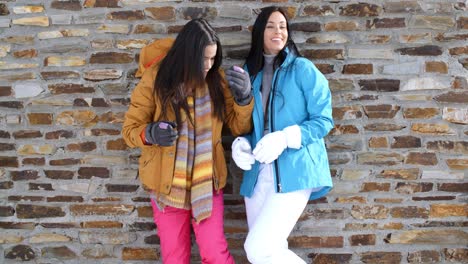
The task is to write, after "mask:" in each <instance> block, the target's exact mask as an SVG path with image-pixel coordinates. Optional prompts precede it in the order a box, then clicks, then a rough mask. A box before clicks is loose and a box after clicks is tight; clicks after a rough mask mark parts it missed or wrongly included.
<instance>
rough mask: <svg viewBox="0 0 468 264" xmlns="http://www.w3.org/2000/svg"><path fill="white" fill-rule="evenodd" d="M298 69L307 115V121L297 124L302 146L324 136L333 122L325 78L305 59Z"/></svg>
mask: <svg viewBox="0 0 468 264" xmlns="http://www.w3.org/2000/svg"><path fill="white" fill-rule="evenodd" d="M299 69H300V70H299V71H301V74H300V75H299V76H300V77H299V78H301V87H302V89H303V92H304V96H305V100H306V104H307V112H308V115H309V118H308V120H307V121H305V122H303V123H302V124H299V126H300V128H301V145H303V146H304V145H308V144H310V143H311V142H313V141H316V140H320V139H322V138H324V137H325V136H326V135H327V134H328V132H330V130H331V129H332V128H333V127H334V123H333V117H332V104H331V92H330V89H329V87H328V81H327V79H326V78H325V76H323V74H322V73H321V72H320V71H319V70H318V69H317V68H316V67H315V65H313V63H312V62H310V61H307V62H306V63H305V64H304V65H302V67H299Z"/></svg>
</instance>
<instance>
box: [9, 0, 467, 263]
mask: <svg viewBox="0 0 468 264" xmlns="http://www.w3.org/2000/svg"><path fill="white" fill-rule="evenodd" d="M272 3H276V4H278V5H281V6H284V7H286V8H287V11H288V14H289V15H290V17H291V18H292V20H291V22H292V29H293V30H294V33H293V38H294V39H295V41H296V43H297V44H298V46H299V47H300V50H301V51H302V53H303V55H304V56H306V57H307V58H309V59H311V60H312V61H313V62H314V63H315V64H316V65H317V66H318V67H319V69H320V70H321V71H322V72H323V73H324V74H326V76H327V78H328V80H329V82H330V88H331V90H332V93H333V106H334V109H333V116H334V119H335V122H336V127H335V129H334V130H333V131H332V132H331V133H330V135H329V136H328V137H327V138H326V141H327V147H328V149H329V157H330V163H331V165H332V174H333V177H334V183H335V188H334V190H333V191H332V192H331V193H330V194H329V195H328V196H327V197H325V198H322V199H319V200H317V201H312V202H310V204H309V205H308V206H307V208H306V210H305V211H304V213H303V215H302V217H301V219H300V222H299V223H298V224H297V226H296V228H295V229H294V230H293V232H292V234H291V236H290V240H289V242H290V246H291V247H292V248H293V249H294V251H296V252H297V253H298V254H300V256H302V257H303V258H304V259H306V260H307V262H308V263H467V262H468V248H467V245H468V231H467V226H468V221H467V216H468V206H467V196H466V194H467V192H468V182H467V181H466V177H467V169H468V143H467V136H468V126H467V124H468V104H467V102H468V84H467V76H468V70H467V69H468V46H467V39H468V11H467V8H468V7H467V5H468V3H467V2H464V1H463V0H431V1H423V0H419V1H416V0H413V1H411V0H410V1H403V0H400V1H398V0H391V1H390V0H388V1H386V0H375V1H370V0H364V1H362V2H358V1H352V0H341V1H340V0H334V1H331V0H322V1H320V0H317V1H306V0H295V1H294V0H290V1H287V0H263V1H248V0H246V1H223V0H218V1H215V0H206V1H202V0H193V1H182V0H180V1H167V0H160V1H157V0H64V1H59V0H30V1H26V0H6V1H5V0H2V1H0V189H1V191H0V262H1V263H16V260H31V262H33V263H155V262H156V263H157V262H158V261H159V258H160V257H159V241H158V238H157V236H156V232H155V226H154V224H153V222H152V218H151V216H152V214H151V208H150V204H149V203H148V201H149V200H148V195H147V194H146V193H145V191H144V190H143V189H142V188H141V186H140V185H139V182H138V179H137V178H138V175H137V168H138V162H137V159H138V156H139V152H138V150H135V149H129V148H128V147H127V146H126V145H125V143H124V141H123V140H122V138H121V135H120V130H121V125H122V120H123V117H124V113H125V111H126V110H127V107H128V103H129V97H130V93H131V91H132V89H133V88H134V87H135V84H136V83H137V82H138V79H137V78H135V77H134V73H135V71H136V68H137V60H138V53H139V50H140V48H141V47H143V46H144V45H146V44H147V43H150V42H151V41H152V40H153V39H157V38H161V37H165V36H167V35H174V34H175V33H177V32H178V30H180V28H181V26H182V25H184V24H185V23H186V22H187V21H188V20H189V19H190V18H194V17H205V18H207V19H209V21H210V22H211V23H212V25H213V26H214V27H215V28H216V29H217V31H218V32H219V34H220V36H221V39H222V43H223V45H224V55H225V60H224V66H225V67H227V66H229V65H232V64H240V63H241V62H242V58H243V57H244V56H245V55H246V53H247V50H248V46H249V42H250V34H249V29H250V26H251V25H252V24H253V21H254V19H255V17H256V13H257V11H258V9H259V8H261V7H263V6H267V5H270V4H272ZM230 140H232V138H230V137H229V136H226V137H225V143H226V144H225V145H226V146H227V151H226V155H227V156H228V158H229V155H230V153H229V145H230ZM230 169H231V175H232V176H233V177H231V178H230V182H229V185H228V187H227V188H226V197H225V198H226V212H225V216H226V233H227V236H228V239H229V244H230V248H231V250H232V253H233V254H234V255H235V256H236V259H237V261H238V263H247V262H246V260H245V256H244V252H243V249H242V244H243V241H244V238H245V234H246V231H247V228H246V221H245V212H244V208H243V200H242V198H241V197H240V196H239V195H238V189H239V177H240V173H239V170H238V169H236V168H235V167H234V165H233V164H232V163H231V164H230ZM272 232H274V230H272ZM196 252H197V251H196V248H195V249H194V254H193V260H194V261H193V263H199V257H198V255H197V253H196Z"/></svg>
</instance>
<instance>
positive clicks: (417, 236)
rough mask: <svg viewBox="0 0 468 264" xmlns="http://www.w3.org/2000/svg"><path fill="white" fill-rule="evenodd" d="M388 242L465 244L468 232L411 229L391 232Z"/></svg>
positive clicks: (467, 241) (467, 239)
mask: <svg viewBox="0 0 468 264" xmlns="http://www.w3.org/2000/svg"><path fill="white" fill-rule="evenodd" d="M388 243H390V244H430V245H434V244H435V245H466V244H468V233H467V232H465V231H463V230H411V231H403V232H399V233H393V234H392V235H391V237H390V239H388Z"/></svg>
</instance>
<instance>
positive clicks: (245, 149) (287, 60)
mask: <svg viewBox="0 0 468 264" xmlns="http://www.w3.org/2000/svg"><path fill="white" fill-rule="evenodd" d="M289 33H290V30H289V24H288V20H287V18H286V15H285V12H284V11H283V10H282V9H281V8H279V7H274V6H272V7H267V8H264V9H262V12H261V13H260V14H259V15H258V17H257V19H256V21H255V24H254V26H253V31H252V45H251V48H250V53H249V55H248V57H247V59H246V62H245V67H244V69H246V70H247V71H248V73H249V75H250V80H248V79H246V78H245V77H244V79H242V76H246V75H245V74H244V75H242V76H241V75H240V74H239V76H236V74H237V73H236V72H234V71H230V70H228V72H227V79H228V81H230V84H231V85H236V83H237V84H238V85H242V84H243V82H250V83H251V84H252V93H253V96H254V100H255V106H254V110H253V113H252V117H253V125H254V129H253V131H252V132H251V134H249V135H245V137H238V138H236V139H235V140H234V142H233V144H232V156H233V159H234V161H235V163H236V164H237V166H238V167H240V168H241V169H243V170H245V172H244V177H243V181H242V185H241V194H242V195H243V196H245V205H246V212H247V221H248V226H249V233H248V235H247V239H246V241H245V244H244V248H245V250H246V253H247V257H248V259H249V261H250V262H252V263H254V264H257V263H288V264H293V263H305V262H304V261H303V260H302V259H301V258H299V257H298V256H297V255H296V254H294V253H293V252H292V251H291V250H289V249H288V243H287V238H288V236H289V234H290V233H291V231H292V229H293V227H294V225H295V224H296V222H297V220H298V219H299V217H300V216H301V214H302V212H303V210H304V208H305V207H306V205H307V202H308V200H309V199H317V198H320V197H322V196H324V195H326V194H327V193H328V192H329V191H330V189H331V188H332V180H331V176H330V168H329V165H328V157H327V152H326V149H325V143H324V140H323V138H324V137H325V136H326V135H327V134H328V132H329V131H330V130H331V129H332V128H333V119H332V107H331V94H330V90H329V88H328V81H327V80H326V79H325V77H324V76H323V75H322V74H321V73H320V72H319V71H318V70H317V68H316V67H315V66H314V64H313V63H312V62H310V61H309V60H308V59H306V58H303V57H301V55H300V54H299V51H298V49H297V47H296V45H295V43H294V42H293V40H292V39H291V36H290V35H289ZM252 149H253V150H252Z"/></svg>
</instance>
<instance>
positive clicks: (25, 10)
mask: <svg viewBox="0 0 468 264" xmlns="http://www.w3.org/2000/svg"><path fill="white" fill-rule="evenodd" d="M42 12H44V7H43V6H39V5H37V6H32V5H30V6H15V7H13V13H15V14H30V13H42Z"/></svg>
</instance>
